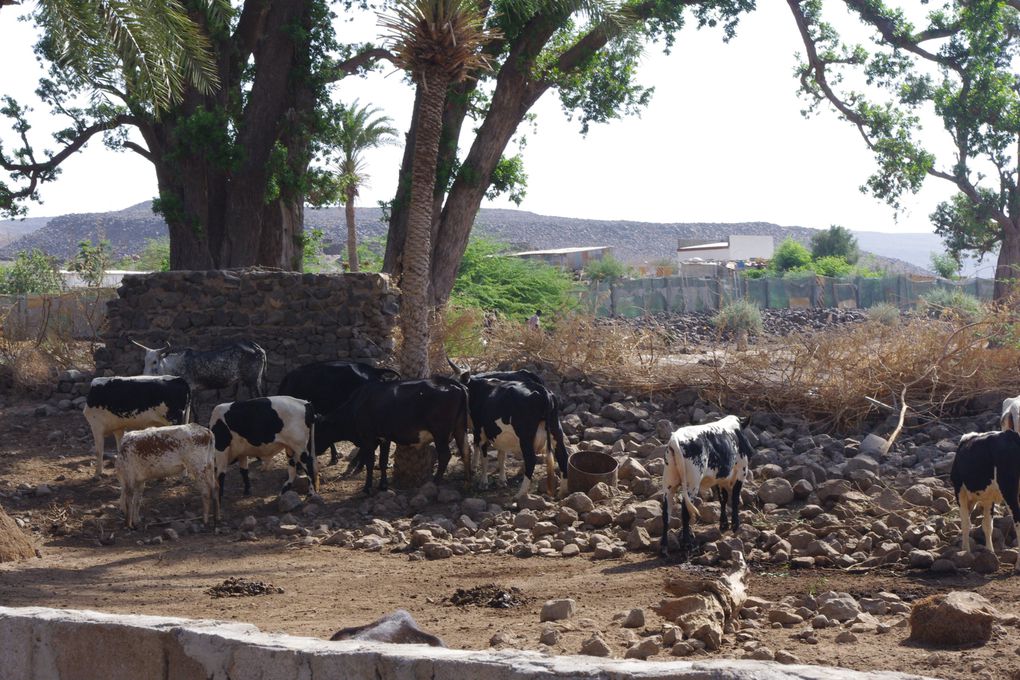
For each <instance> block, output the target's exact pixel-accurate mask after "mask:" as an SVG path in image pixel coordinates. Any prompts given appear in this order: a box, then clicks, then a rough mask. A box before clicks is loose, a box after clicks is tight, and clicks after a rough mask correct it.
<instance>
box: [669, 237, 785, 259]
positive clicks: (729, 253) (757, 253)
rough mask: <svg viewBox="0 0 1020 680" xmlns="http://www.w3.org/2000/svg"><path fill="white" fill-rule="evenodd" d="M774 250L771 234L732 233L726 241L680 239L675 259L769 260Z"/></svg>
mask: <svg viewBox="0 0 1020 680" xmlns="http://www.w3.org/2000/svg"><path fill="white" fill-rule="evenodd" d="M774 252H775V244H774V243H773V239H772V237H771V236H758V235H752V234H734V235H732V236H730V237H729V239H728V240H726V241H697V240H691V239H680V242H679V245H678V246H677V249H676V255H677V261H678V262H679V263H680V264H683V263H684V262H743V261H747V260H754V259H761V260H769V259H771V258H772V255H773V253H774Z"/></svg>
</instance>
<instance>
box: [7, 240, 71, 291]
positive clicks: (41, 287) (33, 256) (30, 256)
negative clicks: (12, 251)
mask: <svg viewBox="0 0 1020 680" xmlns="http://www.w3.org/2000/svg"><path fill="white" fill-rule="evenodd" d="M63 287H64V282H63V280H62V279H61V278H60V274H59V273H58V272H57V265H56V262H54V260H53V258H51V257H49V256H48V255H46V253H44V252H43V251H41V250H39V249H37V248H33V249H32V250H31V251H30V252H26V251H21V252H20V253H18V256H17V257H16V258H15V260H14V264H12V265H10V266H9V267H5V268H3V269H2V270H0V293H3V294H6V295H25V294H32V293H36V294H53V293H59V292H60V291H61V290H62V289H63Z"/></svg>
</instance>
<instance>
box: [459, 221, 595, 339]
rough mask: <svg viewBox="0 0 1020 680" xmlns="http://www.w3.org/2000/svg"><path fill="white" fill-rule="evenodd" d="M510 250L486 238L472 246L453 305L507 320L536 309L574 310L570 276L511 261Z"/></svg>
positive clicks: (466, 253) (463, 263)
mask: <svg viewBox="0 0 1020 680" xmlns="http://www.w3.org/2000/svg"><path fill="white" fill-rule="evenodd" d="M507 250H508V247H507V246H506V245H504V244H502V243H498V242H496V241H491V240H489V239H486V238H480V237H479V238H473V239H471V241H469V242H468V247H467V250H465V251H464V258H463V259H462V260H461V262H460V269H459V270H458V272H457V280H456V282H454V284H453V293H452V295H451V296H450V301H451V302H452V303H453V304H454V305H455V306H459V307H474V308H477V309H482V310H485V311H492V312H496V313H498V314H501V315H503V316H513V317H518V318H519V319H520V320H523V319H526V318H527V317H529V316H531V315H532V314H533V313H534V312H535V310H536V309H541V310H543V311H553V310H562V309H565V308H569V307H573V306H574V305H575V304H576V300H575V299H574V297H573V296H572V295H571V294H570V292H571V290H572V289H573V287H574V283H573V280H572V279H571V277H570V275H569V274H567V273H565V272H563V271H560V270H559V269H557V268H556V267H551V266H549V265H547V264H543V263H541V262H534V261H530V260H524V259H521V258H519V257H507V256H506V255H505V253H506V252H507Z"/></svg>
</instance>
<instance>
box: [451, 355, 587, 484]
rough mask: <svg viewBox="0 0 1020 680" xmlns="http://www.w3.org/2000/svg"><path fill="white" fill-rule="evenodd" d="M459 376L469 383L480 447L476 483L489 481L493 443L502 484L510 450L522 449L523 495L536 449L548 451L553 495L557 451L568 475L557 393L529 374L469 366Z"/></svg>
mask: <svg viewBox="0 0 1020 680" xmlns="http://www.w3.org/2000/svg"><path fill="white" fill-rule="evenodd" d="M507 375H509V374H507ZM532 375H533V374H532ZM536 377H537V376H536ZM460 380H461V382H462V383H463V384H464V385H465V386H466V387H467V389H468V395H469V401H468V411H469V413H470V416H471V431H472V434H474V440H475V447H476V448H477V449H478V458H477V462H478V465H477V474H476V478H475V479H476V485H477V486H479V487H481V488H485V487H486V486H488V470H487V464H486V456H487V455H488V449H489V447H490V446H491V447H492V448H494V449H496V451H497V452H498V454H499V477H498V481H499V484H500V485H505V484H506V454H507V452H512V453H519V454H520V455H521V458H522V459H523V461H524V478H523V479H522V480H521V486H520V488H519V489H518V491H517V497H518V498H519V497H521V496H523V495H525V494H527V493H528V492H530V491H531V486H532V481H533V478H534V474H535V464H536V463H537V460H538V454H539V453H542V452H544V453H545V466H546V491H547V492H548V493H549V495H555V494H556V488H555V482H554V473H553V456H554V455H555V458H556V465H557V467H558V468H559V470H560V473H561V474H562V475H563V479H564V481H565V480H566V475H567V447H566V443H565V441H564V437H563V428H562V427H561V425H560V416H559V406H558V404H557V401H556V397H555V395H554V394H553V393H552V392H550V391H549V390H548V389H547V388H546V387H545V386H543V385H542V384H541V383H536V382H533V381H531V380H528V381H508V380H502V379H498V378H493V377H478V376H472V375H471V374H470V373H469V372H467V371H464V372H462V373H461V375H460Z"/></svg>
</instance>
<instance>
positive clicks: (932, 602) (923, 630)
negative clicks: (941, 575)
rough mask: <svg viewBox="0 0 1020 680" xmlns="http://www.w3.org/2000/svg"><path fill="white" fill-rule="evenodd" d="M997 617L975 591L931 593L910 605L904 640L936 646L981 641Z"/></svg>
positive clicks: (985, 637)
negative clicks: (908, 635) (907, 631)
mask: <svg viewBox="0 0 1020 680" xmlns="http://www.w3.org/2000/svg"><path fill="white" fill-rule="evenodd" d="M997 618H999V612H998V611H996V609H995V608H994V607H993V606H992V604H991V603H990V602H989V601H988V600H986V599H985V598H984V597H982V596H981V595H978V594H977V593H974V592H970V591H966V590H961V591H955V592H951V593H947V594H944V595H931V596H930V597H926V598H924V599H922V600H918V601H917V602H915V603H914V606H913V607H911V609H910V637H909V638H908V639H909V640H911V641H913V642H920V643H923V644H928V645H934V646H937V647H958V646H960V645H974V644H984V643H986V642H988V640H989V639H990V638H991V636H992V624H993V623H994V622H995V620H996V619H997Z"/></svg>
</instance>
